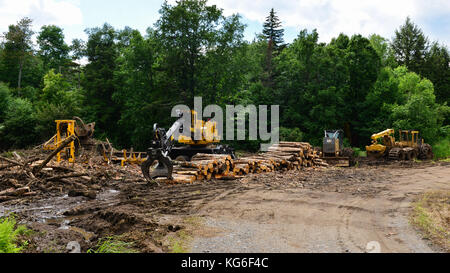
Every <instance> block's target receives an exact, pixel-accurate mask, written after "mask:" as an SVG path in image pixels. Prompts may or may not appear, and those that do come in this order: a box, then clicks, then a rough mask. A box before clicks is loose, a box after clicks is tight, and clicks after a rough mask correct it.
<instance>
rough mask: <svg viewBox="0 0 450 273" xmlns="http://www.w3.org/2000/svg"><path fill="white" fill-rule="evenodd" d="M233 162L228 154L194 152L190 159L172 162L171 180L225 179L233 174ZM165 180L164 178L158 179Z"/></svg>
mask: <svg viewBox="0 0 450 273" xmlns="http://www.w3.org/2000/svg"><path fill="white" fill-rule="evenodd" d="M233 169H234V163H233V160H232V159H231V156H230V155H218V154H201V153H200V154H196V155H195V156H193V157H192V159H191V161H189V162H185V161H177V162H174V170H173V182H175V183H192V182H194V181H198V180H199V181H202V180H211V179H227V178H230V177H232V176H233ZM159 180H163V181H166V179H159Z"/></svg>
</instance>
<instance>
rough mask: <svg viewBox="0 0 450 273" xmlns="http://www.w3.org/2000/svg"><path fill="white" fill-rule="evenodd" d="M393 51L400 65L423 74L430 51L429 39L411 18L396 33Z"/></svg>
mask: <svg viewBox="0 0 450 273" xmlns="http://www.w3.org/2000/svg"><path fill="white" fill-rule="evenodd" d="M391 46H392V49H393V51H394V54H395V58H396V61H397V62H398V64H399V65H405V66H406V67H407V68H408V69H409V70H411V71H413V72H416V73H421V72H422V69H423V65H424V63H425V56H426V53H427V50H428V47H429V46H428V39H427V37H426V36H425V35H424V34H423V32H422V30H421V29H420V28H419V27H418V26H417V25H416V24H414V23H413V22H412V21H411V19H410V18H409V17H407V18H406V22H405V24H404V25H402V26H401V27H400V29H399V30H396V31H395V37H394V39H393V40H392V45H391Z"/></svg>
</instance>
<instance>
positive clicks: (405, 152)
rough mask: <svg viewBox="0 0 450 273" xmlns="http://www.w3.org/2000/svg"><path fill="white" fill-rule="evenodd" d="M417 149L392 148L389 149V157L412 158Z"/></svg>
mask: <svg viewBox="0 0 450 273" xmlns="http://www.w3.org/2000/svg"><path fill="white" fill-rule="evenodd" d="M418 154H419V153H418V150H417V149H415V148H411V147H407V148H392V149H391V150H390V151H389V159H394V160H414V159H416V158H417V156H418Z"/></svg>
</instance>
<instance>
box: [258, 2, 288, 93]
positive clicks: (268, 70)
mask: <svg viewBox="0 0 450 273" xmlns="http://www.w3.org/2000/svg"><path fill="white" fill-rule="evenodd" d="M262 33H263V37H264V38H265V39H266V40H267V50H266V60H265V64H264V74H263V75H262V76H263V78H262V80H263V83H264V86H266V87H267V88H270V89H271V88H273V87H274V77H275V75H274V63H273V57H274V56H276V55H278V54H279V52H280V51H281V50H282V49H283V48H284V47H285V45H284V39H283V36H284V29H283V28H282V27H281V22H280V19H279V18H278V16H277V15H276V13H275V11H274V9H273V8H272V9H271V10H270V13H269V16H268V17H267V18H266V21H265V22H264V24H263V31H262Z"/></svg>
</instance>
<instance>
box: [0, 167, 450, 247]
mask: <svg viewBox="0 0 450 273" xmlns="http://www.w3.org/2000/svg"><path fill="white" fill-rule="evenodd" d="M93 186H95V187H94V189H93V190H95V192H96V196H95V199H92V198H90V197H89V196H77V195H69V194H68V192H67V191H66V190H64V189H62V190H61V191H57V190H55V191H51V192H48V193H45V194H41V195H38V196H32V197H27V198H23V199H18V200H13V201H7V202H3V203H1V204H0V216H1V215H4V214H7V213H9V212H14V213H15V214H16V215H17V218H18V220H20V223H22V224H27V225H28V227H29V228H30V229H33V230H34V231H35V232H34V233H33V234H32V235H31V236H30V237H29V238H28V240H29V245H28V247H27V249H26V251H27V252H67V251H68V250H67V249H66V246H67V244H68V242H70V241H76V242H78V243H79V244H80V246H81V251H82V252H85V251H87V250H88V249H90V248H95V246H96V244H97V242H98V240H99V239H100V238H104V237H107V236H110V235H119V236H121V237H120V238H121V240H124V241H128V242H133V243H134V248H135V249H136V250H138V251H140V252H169V251H171V250H173V246H172V245H171V244H173V240H168V238H170V237H173V236H176V235H177V234H179V233H180V232H184V233H186V232H188V233H189V239H186V238H187V237H186V236H184V237H183V240H185V242H183V243H184V244H185V245H186V250H187V251H189V252H367V251H372V250H375V251H376V250H378V247H379V250H380V251H381V252H434V251H442V249H440V248H438V247H437V246H433V245H431V242H430V241H429V240H424V239H422V237H421V235H420V233H419V232H418V231H417V230H415V229H414V228H413V227H412V225H410V223H409V216H410V213H411V211H412V207H411V202H412V201H413V200H414V198H415V197H417V196H418V195H419V194H421V193H423V192H426V191H430V190H450V164H448V163H444V162H442V163H432V162H421V163H416V162H409V163H395V162H394V163H391V162H388V163H385V164H384V163H383V164H372V163H370V162H365V161H361V162H360V163H359V164H358V167H351V168H315V169H311V168H310V169H304V170H302V171H291V172H285V173H265V174H254V175H248V176H246V177H245V178H242V179H240V180H235V181H211V182H202V183H194V184H179V185H160V186H158V185H156V184H147V183H145V182H140V181H134V180H126V179H125V180H117V179H115V180H111V181H102V182H101V183H97V184H96V185H93ZM190 219H196V220H195V221H191V220H190Z"/></svg>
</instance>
